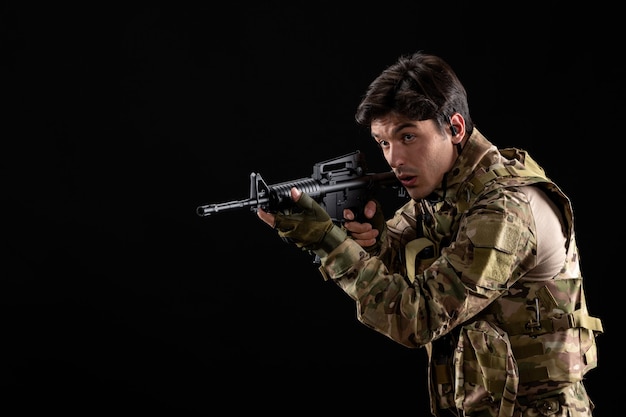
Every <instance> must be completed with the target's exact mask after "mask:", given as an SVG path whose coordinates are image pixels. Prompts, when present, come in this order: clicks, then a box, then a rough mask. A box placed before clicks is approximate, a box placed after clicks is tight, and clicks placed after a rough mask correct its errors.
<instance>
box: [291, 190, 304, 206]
mask: <svg viewBox="0 0 626 417" xmlns="http://www.w3.org/2000/svg"><path fill="white" fill-rule="evenodd" d="M300 196H302V191H300V190H298V189H297V188H296V187H292V188H291V199H292V200H293V201H294V202H296V203H297V202H298V200H300Z"/></svg>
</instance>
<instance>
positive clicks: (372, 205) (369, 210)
mask: <svg viewBox="0 0 626 417" xmlns="http://www.w3.org/2000/svg"><path fill="white" fill-rule="evenodd" d="M363 213H364V214H365V217H366V218H368V219H371V218H372V217H374V214H376V202H375V201H372V200H370V201H368V202H367V204H366V205H365V207H364V209H363Z"/></svg>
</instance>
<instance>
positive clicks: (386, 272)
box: [320, 129, 602, 417]
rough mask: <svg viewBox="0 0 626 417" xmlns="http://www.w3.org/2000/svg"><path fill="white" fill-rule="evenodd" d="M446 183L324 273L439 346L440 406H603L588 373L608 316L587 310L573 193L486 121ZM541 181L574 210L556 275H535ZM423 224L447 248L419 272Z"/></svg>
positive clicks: (565, 208)
mask: <svg viewBox="0 0 626 417" xmlns="http://www.w3.org/2000/svg"><path fill="white" fill-rule="evenodd" d="M446 182H447V188H446V189H439V190H436V192H435V194H434V195H433V196H432V198H431V197H429V199H425V200H422V201H410V202H408V203H407V204H406V205H404V206H403V207H401V208H400V209H398V210H397V211H396V213H395V215H394V216H393V218H391V219H389V220H388V221H387V230H385V232H384V233H383V237H382V242H381V248H380V251H379V252H378V253H368V252H366V251H365V250H364V249H363V248H361V247H360V246H359V245H358V244H357V243H356V242H354V241H353V240H351V239H347V240H345V241H344V242H343V243H342V244H341V245H340V246H339V247H337V249H335V250H334V251H332V252H331V253H330V254H329V255H328V256H326V257H324V258H322V264H321V266H320V272H321V273H322V275H323V276H324V277H325V279H332V280H334V282H335V283H336V284H337V285H339V286H340V287H341V288H342V289H343V290H344V291H345V292H346V293H347V294H348V295H349V296H350V297H351V298H352V299H354V300H355V302H356V305H357V315H358V319H359V321H361V322H362V323H363V324H365V325H366V326H369V327H371V328H372V329H374V330H376V331H378V332H380V333H382V334H384V335H386V336H388V337H389V338H391V339H393V340H394V341H396V342H398V343H400V344H402V345H404V346H407V347H410V348H419V347H425V348H426V349H427V351H428V356H429V363H430V365H429V378H430V391H431V393H430V394H431V405H432V407H431V408H432V413H433V415H437V413H438V410H443V409H450V410H454V409H457V408H458V409H460V410H463V411H464V412H465V413H466V414H465V415H467V416H490V417H491V416H499V417H505V416H522V415H524V416H530V415H533V416H534V415H551V416H552V415H554V416H560V415H569V416H591V415H592V409H593V403H591V402H590V401H589V399H588V398H587V396H586V394H585V390H584V387H583V385H582V382H581V381H582V379H583V376H584V375H585V374H586V373H587V372H588V371H589V370H590V369H593V368H595V367H596V366H597V351H596V344H595V336H596V334H598V333H600V332H602V324H601V322H600V321H599V320H598V319H597V318H595V317H592V316H590V315H589V312H588V310H587V305H586V301H585V297H584V291H583V284H582V276H581V271H580V268H579V256H578V250H577V246H576V240H575V233H574V218H573V211H572V208H571V205H570V201H569V199H568V198H567V197H566V196H565V195H564V194H563V193H562V191H561V190H560V189H559V188H558V186H557V185H555V184H554V183H553V182H551V181H550V180H549V179H548V178H547V177H546V176H545V173H544V171H543V169H542V168H541V167H540V166H539V165H537V164H536V163H535V161H534V160H533V159H532V158H531V157H530V156H529V155H528V154H527V153H526V152H524V151H523V150H519V149H512V148H511V149H504V150H498V149H497V148H496V147H495V146H494V145H493V144H491V143H490V142H489V141H488V140H487V139H486V138H485V137H484V136H483V135H482V134H481V133H480V132H479V131H478V129H474V132H473V134H472V136H471V137H470V138H469V140H468V142H467V143H466V145H465V147H464V149H463V152H462V153H461V155H460V156H459V158H458V159H457V162H456V165H455V166H454V167H453V169H452V170H451V171H450V173H449V174H448V177H447V181H446ZM531 184H535V185H536V186H538V187H542V189H543V190H544V191H546V192H547V193H548V194H550V195H551V197H552V199H553V200H554V201H555V202H556V203H557V204H558V205H559V207H560V209H561V211H562V215H563V218H564V221H565V225H564V233H565V235H566V237H567V247H566V250H567V260H566V262H565V264H564V265H563V267H562V269H561V271H560V273H559V274H558V275H557V276H555V277H553V278H552V279H549V280H531V279H525V275H526V274H527V273H528V272H529V271H530V270H532V268H533V267H534V266H535V265H536V263H537V254H536V250H537V242H536V230H535V222H534V219H533V215H532V212H531V209H530V205H529V203H528V200H527V198H526V196H525V195H524V193H523V192H522V191H520V189H519V187H520V186H524V185H531ZM418 231H419V233H418ZM422 235H423V236H425V237H426V238H428V239H429V240H431V241H432V242H433V243H434V245H435V247H436V248H437V251H438V255H439V256H438V257H437V258H436V259H434V261H433V262H432V264H430V265H429V266H427V267H426V269H424V270H423V272H421V273H417V274H416V275H415V276H414V277H407V276H406V259H404V256H405V255H404V247H405V246H406V245H407V244H408V243H409V242H411V241H413V240H414V239H416V238H419V237H421V236H422ZM551 401H552V402H551ZM554 401H556V402H554ZM557 405H558V407H557ZM557 408H558V410H557ZM555 410H556V411H555ZM564 410H565V411H564ZM537 413H539V414H537ZM542 413H543V414H542Z"/></svg>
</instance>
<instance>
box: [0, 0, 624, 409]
mask: <svg viewBox="0 0 626 417" xmlns="http://www.w3.org/2000/svg"><path fill="white" fill-rule="evenodd" d="M55 3H56V2H48V3H43V4H39V5H37V6H35V5H33V4H31V3H28V2H16V1H12V2H4V3H3V12H2V16H1V17H0V18H1V21H2V28H3V30H2V37H3V39H4V40H3V41H2V52H3V54H2V55H3V57H4V59H3V64H2V66H3V68H4V70H5V71H7V72H6V73H7V76H6V77H5V83H4V86H5V89H6V93H5V94H2V97H3V99H4V100H3V101H5V110H4V119H5V123H3V125H4V126H5V128H6V131H5V134H4V135H3V137H4V138H3V139H4V140H3V149H4V150H3V152H2V153H1V157H2V165H1V167H2V172H1V173H2V185H3V187H2V188H3V192H2V208H3V213H4V214H3V233H2V234H3V237H4V238H3V240H2V245H3V246H2V253H3V258H4V261H3V266H4V267H5V269H4V270H5V273H4V274H3V278H2V286H3V289H2V290H1V291H0V297H2V298H1V304H0V305H1V308H2V344H3V348H4V352H5V353H4V355H3V359H4V361H3V362H4V365H5V366H3V371H2V372H1V376H0V381H1V382H2V391H3V394H4V395H6V399H7V401H3V403H4V404H5V405H6V406H7V407H8V406H16V407H18V409H20V410H23V412H24V414H28V413H30V412H35V411H43V410H46V411H52V410H55V411H59V412H63V413H65V415H96V414H102V415H109V414H112V413H115V414H118V415H119V414H137V413H157V412H165V413H168V414H177V415H209V414H213V413H215V412H216V410H218V411H220V412H223V413H225V414H231V413H235V412H244V411H257V410H258V411H259V412H274V413H285V414H286V413H289V414H293V413H300V412H305V411H307V412H316V411H317V412H319V411H324V412H330V411H333V410H334V411H338V410H341V411H349V412H351V413H353V414H358V413H364V412H368V411H372V410H373V408H374V407H381V408H382V409H389V410H393V411H397V412H409V413H412V414H413V415H420V416H421V415H426V413H427V409H428V397H427V392H426V371H425V368H424V364H425V358H426V357H425V352H424V351H423V350H409V349H406V348H404V347H401V346H399V345H397V344H395V343H394V342H392V341H390V340H388V339H386V338H385V337H383V336H381V335H379V334H377V333H375V332H373V331H371V330H369V329H366V328H365V327H364V326H363V325H361V324H359V323H358V322H357V320H356V317H355V309H354V304H353V302H352V301H351V300H350V299H348V297H347V296H346V295H345V294H343V293H342V292H340V291H339V289H338V288H336V287H335V286H334V285H333V284H331V283H327V282H324V281H323V280H322V279H321V277H320V276H319V274H318V272H317V270H316V267H315V266H314V265H313V264H312V263H311V259H310V258H309V257H308V256H307V255H305V254H304V253H302V252H299V251H298V250H296V249H295V248H292V247H290V246H287V245H285V244H284V243H283V242H282V241H281V240H280V239H278V238H277V237H276V236H275V235H274V232H273V231H272V230H271V229H269V228H268V227H267V226H265V225H264V224H262V223H261V222H260V221H259V220H258V219H257V218H256V216H255V215H254V214H252V213H250V212H248V211H247V210H243V211H238V212H229V213H223V214H220V215H217V216H212V217H204V218H201V217H199V216H197V215H196V214H195V209H196V207H197V206H198V205H202V204H208V203H217V202H223V201H230V200H238V199H243V198H247V197H248V194H249V181H250V179H249V174H250V172H252V171H254V172H259V173H261V174H262V175H263V178H265V179H266V180H267V181H268V182H269V183H277V182H282V181H286V180H292V179H297V178H303V177H307V176H310V175H311V173H312V166H313V165H314V164H315V163H316V162H319V161H322V160H325V159H328V158H331V157H334V156H338V155H342V154H344V153H347V152H351V151H353V150H355V149H360V150H362V151H364V152H365V153H366V155H367V157H368V163H369V166H370V168H371V170H372V171H374V172H376V171H379V170H382V169H385V165H384V161H383V160H382V157H381V156H380V155H379V154H378V152H377V150H376V149H375V148H374V147H373V141H371V139H369V137H368V135H367V132H365V131H363V130H362V129H360V128H358V127H357V126H356V123H355V122H354V110H355V108H356V105H357V103H358V102H359V100H360V97H361V96H362V94H363V93H364V91H365V89H366V87H367V85H368V84H369V82H370V81H372V80H373V78H374V77H375V76H376V75H377V74H378V73H379V72H380V71H382V70H383V69H384V68H385V67H386V66H387V65H389V64H391V63H393V62H394V61H395V59H396V58H397V57H398V56H399V55H400V54H405V53H411V52H414V51H416V50H424V51H426V52H430V53H435V54H439V55H441V56H442V57H444V58H445V59H446V60H448V61H449V62H450V63H451V64H452V66H453V67H454V68H455V70H456V72H457V74H458V75H459V77H460V78H461V80H462V81H463V82H464V84H465V85H466V88H467V90H468V94H469V100H470V106H471V110H472V116H473V119H474V121H475V123H476V125H477V126H478V127H479V128H480V129H481V131H482V132H483V133H484V134H485V135H486V136H487V137H488V138H490V139H491V140H492V141H493V142H494V143H496V144H497V145H499V146H501V147H506V146H518V147H522V148H525V149H527V150H529V151H530V152H531V154H532V155H533V156H534V157H535V159H537V160H538V161H539V162H540V163H541V164H542V165H543V166H544V167H545V169H546V171H547V173H548V176H550V177H551V178H552V179H554V180H556V181H557V183H559V184H560V185H561V187H562V188H563V190H564V191H565V192H566V193H567V194H568V195H569V196H570V197H571V199H572V202H573V204H574V208H575V215H576V222H577V230H578V235H577V236H578V244H579V247H580V251H581V256H582V268H583V273H584V275H585V277H586V289H587V295H588V299H589V306H590V310H591V313H592V314H594V315H597V316H600V317H602V319H603V320H604V325H605V330H606V334H604V335H602V336H601V337H600V338H599V339H598V345H599V350H600V366H599V368H597V369H596V370H594V371H592V372H591V373H590V374H589V375H588V380H587V387H588V390H589V391H590V393H591V395H592V399H593V400H594V401H595V402H596V403H597V406H598V411H597V414H596V415H598V416H603V415H608V414H609V413H608V411H607V410H608V409H609V407H610V404H612V403H614V401H615V398H616V397H617V394H615V393H616V392H617V391H616V389H617V387H619V386H621V384H619V383H618V382H617V381H618V380H617V379H616V377H617V376H619V375H621V374H623V373H624V372H623V371H624V369H623V367H624V366H623V361H622V360H620V358H619V357H618V356H617V355H618V351H617V347H616V340H617V336H618V331H619V330H618V329H619V327H618V324H617V323H615V320H616V319H615V318H613V317H616V316H617V317H619V315H620V314H621V313H618V314H617V315H616V316H613V317H611V316H610V315H609V311H613V310H615V309H617V310H618V312H619V306H620V293H619V291H620V289H621V282H620V279H621V278H622V277H621V275H622V274H621V270H622V269H623V268H622V267H621V265H620V259H619V258H618V257H617V256H618V248H619V247H620V245H619V244H618V243H617V244H616V243H614V242H615V241H616V240H617V239H619V238H620V236H621V232H622V231H623V227H622V216H621V212H622V210H621V208H620V207H621V203H620V201H621V178H620V176H619V173H618V170H617V168H619V166H620V163H621V159H622V156H621V143H620V141H621V139H622V137H623V134H622V133H621V131H622V129H621V128H622V125H623V120H624V116H623V115H624V111H625V110H626V109H625V108H624V107H625V106H624V101H623V97H624V79H623V76H624V64H623V63H622V60H621V56H620V54H621V48H622V47H623V46H622V45H621V41H620V39H621V37H622V36H623V35H622V30H621V29H620V26H619V25H620V23H619V19H618V16H617V13H615V11H612V10H611V9H609V8H608V7H605V6H603V5H602V4H601V3H598V2H593V3H589V4H587V5H580V6H573V5H572V4H571V3H565V2H538V3H537V4H536V5H532V4H530V3H528V2H524V3H514V4H509V3H507V5H506V6H505V5H504V4H502V5H501V6H492V7H487V6H477V5H470V3H472V2H469V1H466V2H445V3H443V2H421V1H411V2H402V1H389V2H384V3H382V4H377V5H366V4H365V3H362V2H361V3H354V4H343V3H341V4H340V3H338V2H325V1H318V2H315V3H307V4H305V5H300V4H295V3H296V2H278V1H274V2H265V3H262V4H260V3H254V4H253V5H249V4H245V5H244V4H239V3H233V4H223V5H220V6H219V7H217V6H216V5H212V4H209V3H207V4H206V5H202V4H194V3H201V2H193V3H189V4H188V3H185V2H171V3H169V4H160V3H158V2H150V3H149V4H145V5H140V4H132V3H127V4H125V5H116V4H113V3H102V4H99V5H94V4H93V3H92V2H82V3H76V4H72V3H65V4H63V5H59V4H55ZM611 340H613V342H611ZM5 405H3V408H4V407H5ZM16 415H21V413H20V414H16Z"/></svg>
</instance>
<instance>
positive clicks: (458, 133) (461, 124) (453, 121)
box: [450, 113, 465, 144]
mask: <svg viewBox="0 0 626 417" xmlns="http://www.w3.org/2000/svg"><path fill="white" fill-rule="evenodd" d="M450 132H451V133H452V143H454V144H457V143H461V141H462V140H463V138H464V137H465V119H464V118H463V116H461V114H460V113H454V114H452V116H450Z"/></svg>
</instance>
